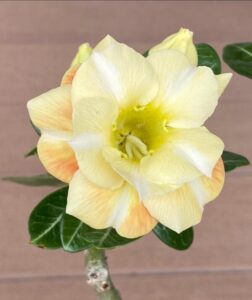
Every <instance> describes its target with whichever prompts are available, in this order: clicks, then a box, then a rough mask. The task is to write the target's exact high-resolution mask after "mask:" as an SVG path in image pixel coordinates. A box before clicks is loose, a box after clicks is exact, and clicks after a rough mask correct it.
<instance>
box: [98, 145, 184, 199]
mask: <svg viewBox="0 0 252 300" xmlns="http://www.w3.org/2000/svg"><path fill="white" fill-rule="evenodd" d="M102 153H103V156H104V158H105V159H106V161H107V162H108V163H109V164H110V165H111V167H112V168H113V169H114V170H115V171H116V172H117V173H118V174H120V175H121V176H122V177H123V178H124V179H125V180H126V181H127V182H128V183H129V184H131V185H132V186H134V188H135V189H136V190H137V192H138V195H139V198H140V199H141V200H142V199H144V198H145V197H146V196H149V195H160V194H164V193H167V192H170V191H172V190H175V189H176V188H178V186H175V185H168V184H166V185H164V184H155V183H153V182H150V181H148V180H147V178H146V176H145V174H144V173H143V172H141V169H140V163H139V162H136V161H132V160H129V159H128V158H125V155H123V154H122V152H120V151H119V150H117V149H115V148H113V147H104V148H103V152H102Z"/></svg>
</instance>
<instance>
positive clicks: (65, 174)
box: [38, 135, 78, 182]
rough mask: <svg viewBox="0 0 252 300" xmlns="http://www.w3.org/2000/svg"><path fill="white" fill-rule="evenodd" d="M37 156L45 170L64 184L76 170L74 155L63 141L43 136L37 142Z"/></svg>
mask: <svg viewBox="0 0 252 300" xmlns="http://www.w3.org/2000/svg"><path fill="white" fill-rule="evenodd" d="M38 155H39V159H40V160H41V162H42V164H43V165H44V167H45V168H46V170H47V171H48V172H49V173H50V174H52V175H53V176H54V177H56V178H58V179H60V180H61V181H64V182H70V180H71V179H72V177H73V175H74V173H75V172H76V171H77V170H78V164H77V161H76V158H75V154H74V152H73V150H72V148H71V147H70V145H69V144H68V142H66V141H64V140H57V139H54V138H52V137H49V136H48V137H47V136H43V135H42V137H41V138H40V140H39V142H38Z"/></svg>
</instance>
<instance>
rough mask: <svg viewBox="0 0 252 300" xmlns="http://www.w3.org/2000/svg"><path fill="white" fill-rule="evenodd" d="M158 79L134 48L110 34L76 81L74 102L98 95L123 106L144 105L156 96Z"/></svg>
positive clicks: (83, 66)
mask: <svg viewBox="0 0 252 300" xmlns="http://www.w3.org/2000/svg"><path fill="white" fill-rule="evenodd" d="M157 90H158V82H157V80H156V77H155V73H154V72H153V69H152V67H151V65H150V64H149V63H148V62H147V61H146V59H145V58H144V57H143V56H142V55H141V54H139V53H137V52H136V51H134V50H133V49H132V48H130V47H128V46H126V45H124V44H121V43H118V42H116V41H115V40H113V39H112V38H111V37H109V38H107V40H106V41H104V42H103V43H102V44H101V45H100V46H97V48H96V50H94V51H93V53H92V55H91V56H90V58H89V59H88V60H86V61H85V62H84V63H83V64H82V65H81V67H80V68H79V70H78V72H77V73H76V76H75V77H74V81H73V94H72V95H73V101H74V102H75V101H78V100H79V99H83V98H86V97H88V98H90V97H98V98H112V99H116V100H117V101H118V102H119V103H120V105H122V106H125V105H129V104H132V105H136V104H139V105H145V104H147V103H149V102H150V101H151V100H152V99H153V98H154V97H155V95H156V93H157Z"/></svg>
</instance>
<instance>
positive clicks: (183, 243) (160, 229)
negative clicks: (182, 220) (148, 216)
mask: <svg viewBox="0 0 252 300" xmlns="http://www.w3.org/2000/svg"><path fill="white" fill-rule="evenodd" d="M153 232H154V233H155V235H156V236H157V237H158V238H159V239H160V240H161V241H162V242H163V243H164V244H166V245H168V246H170V247H172V248H174V249H177V250H186V249H188V248H189V247H190V246H191V244H192V242H193V228H188V229H186V230H185V231H183V232H181V233H176V232H175V231H173V230H171V229H169V228H167V227H165V226H164V225H162V224H160V223H158V224H157V225H156V227H155V228H154V229H153Z"/></svg>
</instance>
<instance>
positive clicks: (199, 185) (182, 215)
mask: <svg viewBox="0 0 252 300" xmlns="http://www.w3.org/2000/svg"><path fill="white" fill-rule="evenodd" d="M224 177H225V171H224V168H223V162H222V161H221V160H220V161H219V162H218V163H217V165H216V167H215V169H214V171H213V175H212V178H208V177H205V176H202V177H200V178H197V179H195V180H194V181H192V182H191V183H188V184H185V185H183V186H182V187H181V188H179V189H177V190H176V191H173V192H170V193H167V194H166V195H162V196H159V197H150V198H148V199H145V200H144V205H145V206H146V208H147V209H148V211H149V212H150V214H151V215H152V216H153V217H154V218H156V219H157V220H158V221H159V222H160V223H162V224H163V225H165V226H167V227H168V228H170V229H172V230H174V231H176V232H177V233H180V232H182V231H184V230H185V229H187V228H189V227H191V226H194V225H196V224H198V223H199V222H200V221H201V217H202V213H203V205H204V204H205V203H207V202H209V201H211V200H213V199H215V198H216V197H217V196H218V194H219V193H220V191H221V189H222V187H223V183H224Z"/></svg>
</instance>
